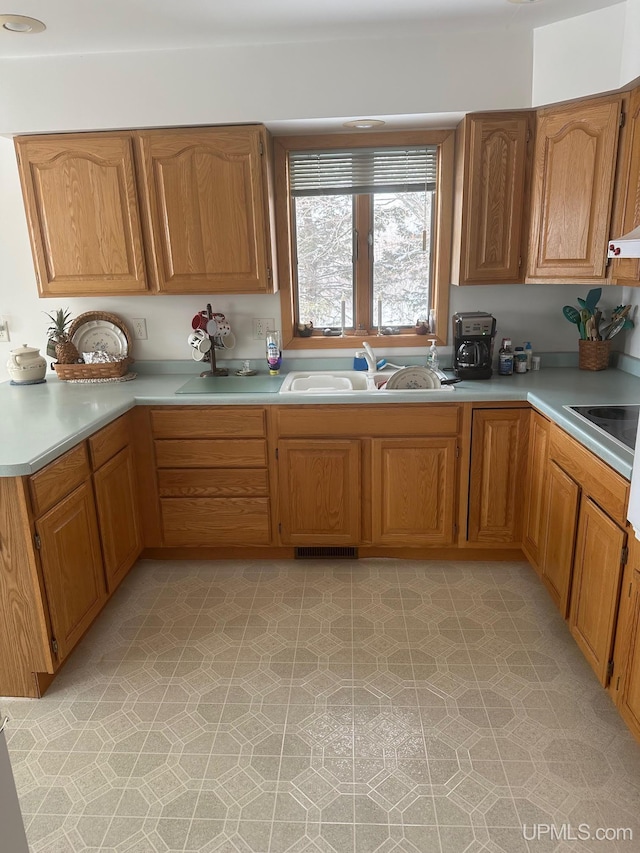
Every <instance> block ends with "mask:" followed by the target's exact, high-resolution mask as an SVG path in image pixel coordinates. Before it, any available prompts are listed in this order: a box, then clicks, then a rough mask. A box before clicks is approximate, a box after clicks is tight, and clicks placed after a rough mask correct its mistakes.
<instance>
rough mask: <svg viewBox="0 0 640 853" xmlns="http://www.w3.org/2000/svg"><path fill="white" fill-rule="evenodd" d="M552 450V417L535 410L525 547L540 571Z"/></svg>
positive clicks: (528, 465) (529, 466)
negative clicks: (546, 487)
mask: <svg viewBox="0 0 640 853" xmlns="http://www.w3.org/2000/svg"><path fill="white" fill-rule="evenodd" d="M548 451H549V421H548V420H547V419H546V418H543V417H542V415H539V414H538V413H537V412H534V413H533V414H532V417H531V429H530V434H529V459H528V463H527V478H526V489H527V491H526V494H525V506H524V537H523V543H522V544H523V547H524V549H525V551H526V553H527V556H528V557H529V559H530V560H531V562H532V563H533V565H534V567H535V568H536V570H537V571H539V569H540V556H541V550H542V545H543V541H544V532H545V521H546V512H545V494H546V489H545V484H546V473H547V455H548Z"/></svg>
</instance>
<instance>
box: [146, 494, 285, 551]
mask: <svg viewBox="0 0 640 853" xmlns="http://www.w3.org/2000/svg"><path fill="white" fill-rule="evenodd" d="M160 510H161V513H162V528H163V538H164V544H165V545H174V546H178V545H181V546H184V547H192V548H197V547H205V546H208V547H210V546H217V547H220V548H224V547H225V546H226V545H268V544H269V542H270V541H271V529H270V524H269V499H268V498H162V499H161V501H160Z"/></svg>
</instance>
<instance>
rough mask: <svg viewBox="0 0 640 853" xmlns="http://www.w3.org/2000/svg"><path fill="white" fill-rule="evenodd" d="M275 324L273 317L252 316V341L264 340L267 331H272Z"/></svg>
mask: <svg viewBox="0 0 640 853" xmlns="http://www.w3.org/2000/svg"><path fill="white" fill-rule="evenodd" d="M275 327H276V324H275V322H274V319H273V317H268V318H265V317H254V318H253V339H254V341H261V340H264V338H266V336H267V332H273V330H274V329H275Z"/></svg>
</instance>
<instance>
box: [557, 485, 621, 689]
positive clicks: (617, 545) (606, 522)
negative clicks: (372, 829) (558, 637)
mask: <svg viewBox="0 0 640 853" xmlns="http://www.w3.org/2000/svg"><path fill="white" fill-rule="evenodd" d="M625 541H626V533H625V532H624V531H623V530H621V529H620V528H619V527H618V525H617V524H615V523H614V522H613V521H611V519H610V518H609V517H608V516H607V515H605V514H604V513H603V512H602V510H601V509H600V508H599V507H598V506H596V504H594V503H593V501H591V500H589V499H587V500H583V501H582V505H581V507H580V521H579V524H578V538H577V542H576V557H575V567H574V577H573V585H572V589H571V612H570V616H569V625H570V628H571V633H572V634H573V636H574V639H575V641H576V643H577V644H578V645H579V646H580V648H581V650H582V653H583V654H584V656H585V657H586V659H587V661H588V662H589V664H590V665H591V667H592V668H593V670H594V672H595V673H596V675H597V676H598V679H599V680H600V683H601V684H603V685H606V683H607V667H608V664H609V659H610V656H611V649H612V646H613V632H614V629H615V620H616V613H617V609H618V601H619V594H620V579H621V576H622V548H623V547H624V544H625Z"/></svg>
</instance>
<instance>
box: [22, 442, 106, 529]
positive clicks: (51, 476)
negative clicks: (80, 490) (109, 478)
mask: <svg viewBox="0 0 640 853" xmlns="http://www.w3.org/2000/svg"><path fill="white" fill-rule="evenodd" d="M90 474H91V471H90V469H89V459H88V457H87V447H86V444H85V443H84V442H82V443H81V444H78V445H77V446H76V447H74V448H73V449H72V450H70V451H69V452H68V453H65V454H64V456H61V457H60V458H59V459H56V460H55V462H51V463H50V464H49V465H47V466H46V468H43V469H42V470H41V471H38V473H37V474H34V475H33V477H30V478H29V488H30V490H31V501H32V503H33V511H34V514H35V515H36V516H39V515H42V513H43V512H46V511H47V510H48V509H50V508H51V507H52V506H53V505H54V504H57V503H58V501H60V500H62V498H64V497H65V495H68V494H70V492H72V491H73V490H74V489H75V488H77V486H79V485H80V483H82V482H83V481H84V480H86V479H87V477H89V475H90Z"/></svg>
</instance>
